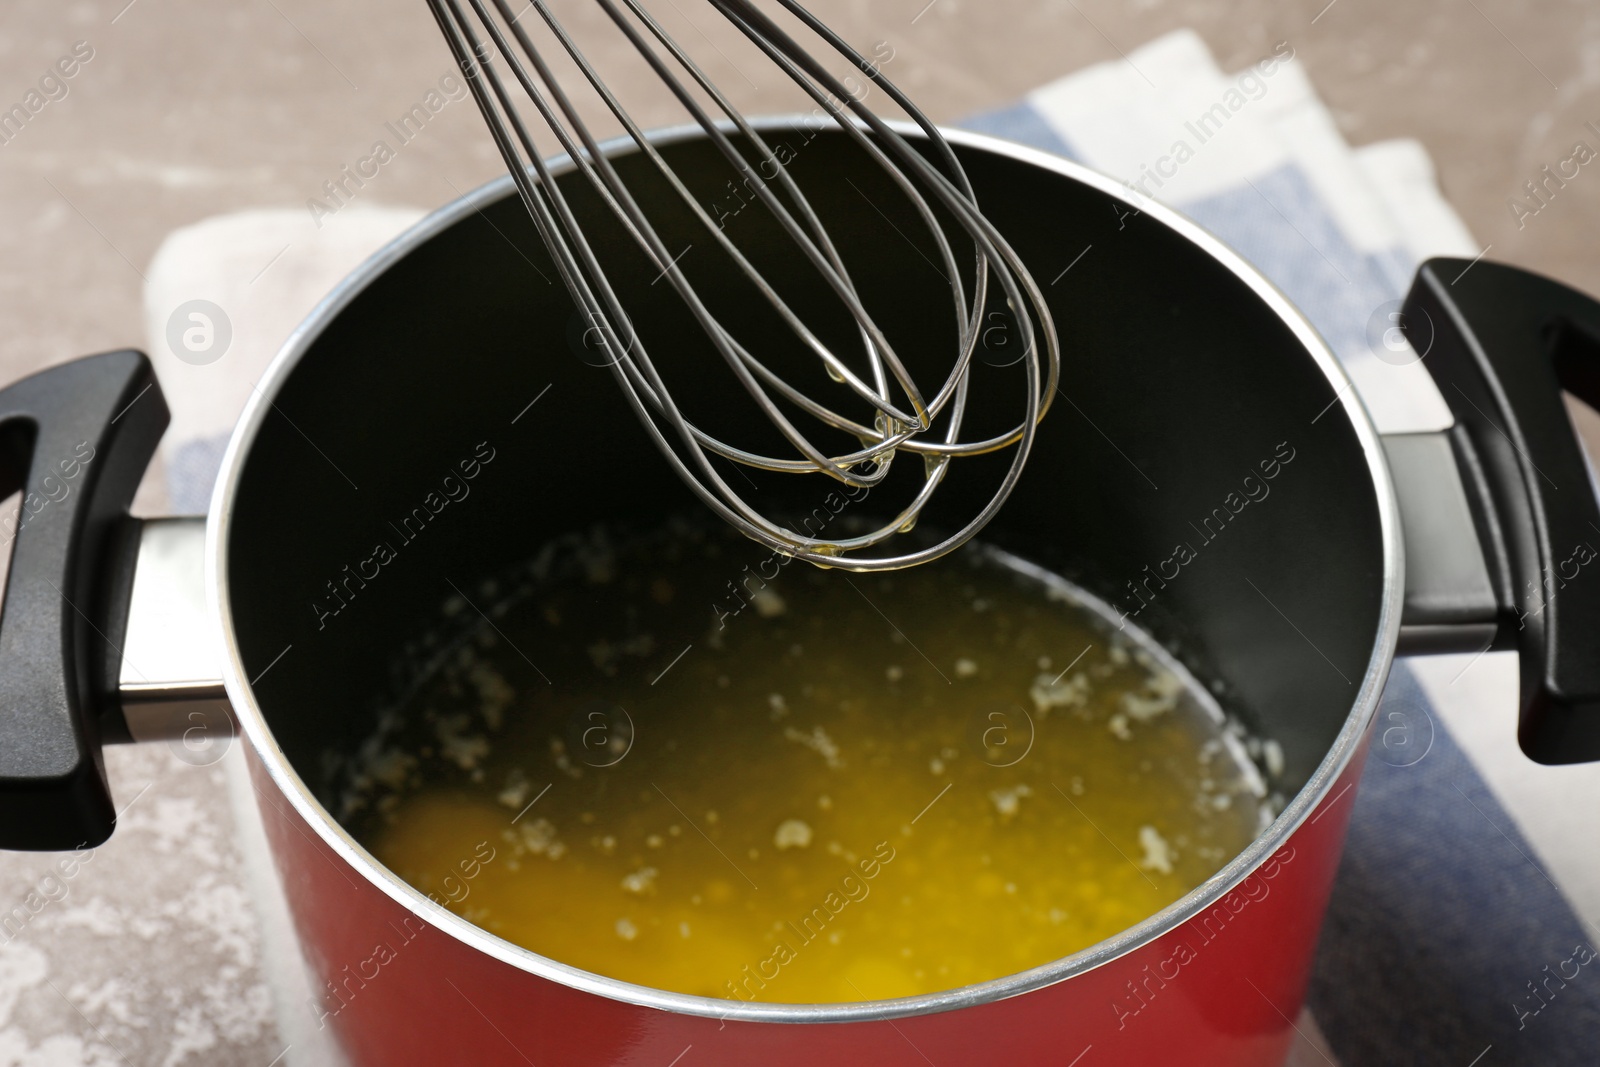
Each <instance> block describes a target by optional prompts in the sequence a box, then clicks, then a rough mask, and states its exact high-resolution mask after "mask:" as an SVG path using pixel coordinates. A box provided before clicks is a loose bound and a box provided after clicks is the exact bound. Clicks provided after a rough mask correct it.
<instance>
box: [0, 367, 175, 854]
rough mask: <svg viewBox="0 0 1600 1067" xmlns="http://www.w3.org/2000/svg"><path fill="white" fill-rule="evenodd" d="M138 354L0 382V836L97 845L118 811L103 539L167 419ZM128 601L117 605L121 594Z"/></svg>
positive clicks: (15, 841) (34, 844) (33, 846)
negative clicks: (10, 499)
mask: <svg viewBox="0 0 1600 1067" xmlns="http://www.w3.org/2000/svg"><path fill="white" fill-rule="evenodd" d="M167 419H168V415H167V405H166V401H165V399H163V397H162V395H161V389H160V387H159V386H158V385H157V384H156V380H155V375H154V373H153V372H152V371H151V369H150V361H149V360H148V359H146V358H145V357H144V355H143V353H140V352H134V351H131V350H124V351H121V352H108V353H105V354H104V355H99V356H89V357H87V358H84V359H79V360H75V361H74V362H71V363H64V364H61V365H60V366H56V367H51V368H50V369H49V370H45V371H41V372H40V373H38V374H35V375H33V376H32V377H31V378H25V379H23V380H22V381H20V382H17V383H16V384H14V385H11V386H9V387H7V388H6V389H4V390H0V497H7V496H10V495H11V494H12V493H15V492H17V491H19V490H20V491H21V492H22V494H23V497H22V506H21V509H20V510H19V511H18V513H17V522H16V526H15V527H14V528H12V527H10V526H9V524H7V526H6V528H5V529H4V530H3V531H0V538H4V539H6V540H9V541H12V542H13V543H12V546H11V570H10V573H9V574H8V575H7V578H6V585H5V602H4V605H3V607H0V848H6V849H30V850H65V849H77V848H87V847H92V846H94V845H98V844H100V843H101V842H102V841H104V840H105V839H106V838H107V837H108V836H110V834H111V830H112V827H113V826H114V825H115V823H116V812H115V810H114V808H113V807H112V804H111V792H110V790H109V789H108V788H107V786H106V778H105V767H104V764H103V762H102V760H101V756H100V737H99V729H98V718H99V714H100V711H101V705H102V703H103V702H104V701H105V700H106V698H107V694H108V693H110V692H112V691H113V689H114V682H115V679H110V680H109V682H108V679H107V678H106V677H105V674H106V664H107V660H108V657H107V656H106V655H105V652H106V647H105V646H106V641H107V638H106V636H105V633H106V630H107V628H108V623H107V619H108V618H109V616H110V615H111V614H112V611H113V608H112V605H110V604H109V603H108V600H109V599H111V597H112V596H113V594H112V593H111V592H110V588H111V587H113V586H115V585H117V584H118V583H116V582H113V581H111V580H109V579H110V577H111V576H110V575H108V573H107V570H106V568H107V565H108V562H109V561H108V559H107V552H106V548H107V545H108V542H109V540H110V539H111V538H112V536H113V535H114V533H115V531H116V529H117V527H118V526H119V524H120V523H121V520H122V518H123V516H124V515H125V514H126V513H127V509H128V504H129V502H130V501H131V500H132V499H133V493H134V490H135V489H137V488H138V486H139V480H140V478H142V477H143V475H144V469H145V466H146V465H147V464H148V463H149V461H150V456H151V454H152V453H153V452H154V451H155V447H156V442H157V441H159V440H160V438H161V433H162V431H163V430H165V429H166V426H167ZM123 607H124V608H125V607H126V605H123Z"/></svg>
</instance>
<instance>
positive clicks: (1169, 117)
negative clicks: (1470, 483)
mask: <svg viewBox="0 0 1600 1067" xmlns="http://www.w3.org/2000/svg"><path fill="white" fill-rule="evenodd" d="M963 125H966V126H968V127H969V128H972V129H975V130H981V131H985V132H989V133H993V134H996V135H998V136H1003V137H1009V138H1012V139H1015V140H1018V141H1023V142H1026V143H1029V144H1032V145H1034V146H1036V147H1040V148H1043V149H1046V150H1049V151H1054V152H1057V153H1060V154H1061V155H1064V156H1068V157H1070V158H1073V159H1076V160H1078V161H1080V162H1083V163H1085V164H1087V165H1089V166H1091V167H1094V168H1096V169H1098V170H1101V171H1105V172H1107V173H1110V174H1112V175H1114V176H1116V177H1118V178H1121V179H1123V180H1125V181H1128V182H1130V183H1132V184H1135V185H1139V183H1140V182H1141V181H1142V183H1143V184H1142V186H1141V188H1142V192H1143V193H1144V194H1147V195H1149V196H1152V197H1154V198H1156V199H1159V200H1162V201H1165V202H1167V203H1170V204H1172V205H1174V206H1175V207H1177V208H1178V209H1179V210H1181V211H1183V212H1184V213H1186V214H1188V215H1189V216H1191V217H1192V218H1194V219H1195V220H1197V221H1198V222H1199V223H1200V224H1201V225H1203V226H1204V227H1206V228H1207V229H1209V230H1210V231H1212V232H1213V233H1215V234H1217V235H1218V236H1219V237H1220V238H1221V239H1223V240H1224V241H1226V242H1227V243H1229V244H1230V245H1232V246H1233V247H1234V248H1236V249H1237V250H1238V251H1239V252H1240V253H1241V254H1243V255H1244V256H1245V257H1246V258H1247V259H1249V260H1250V261H1251V262H1253V263H1254V264H1255V265H1256V266H1257V267H1258V268H1260V269H1261V271H1262V272H1263V273H1264V274H1265V275H1266V276H1267V277H1268V278H1270V279H1271V280H1272V281H1273V282H1274V283H1276V284H1277V285H1278V286H1279V287H1280V288H1281V289H1282V290H1283V291H1284V292H1285V293H1287V294H1288V296H1289V297H1290V299H1292V300H1293V301H1294V302H1295V303H1296V304H1297V305H1298V306H1299V307H1300V308H1301V309H1302V310H1303V311H1304V312H1305V313H1306V314H1307V316H1308V317H1309V318H1310V320H1311V322H1312V323H1313V324H1314V325H1315V326H1316V327H1317V329H1318V330H1319V331H1320V332H1321V333H1322V335H1323V336H1324V337H1325V338H1327V340H1328V342H1329V344H1330V346H1331V347H1332V348H1333V349H1334V351H1335V352H1336V353H1337V355H1338V357H1339V358H1340V360H1341V361H1342V362H1343V364H1344V366H1345V367H1346V368H1347V370H1348V371H1349V373H1350V375H1351V378H1352V379H1353V381H1354V382H1355V383H1356V386H1357V388H1358V389H1359V392H1360V395H1361V397H1362V399H1363V401H1364V402H1365V403H1366V405H1367V406H1368V408H1369V410H1371V411H1372V413H1373V416H1374V418H1375V420H1376V421H1377V423H1378V426H1379V428H1380V429H1382V430H1384V431H1388V432H1395V431H1405V430H1426V429H1436V428H1440V427H1442V426H1445V425H1447V424H1448V423H1449V421H1450V416H1449V412H1448V410H1447V409H1446V408H1445V406H1444V403H1443V401H1442V399H1441V398H1440V396H1439V394H1438V392H1437V391H1436V390H1435V389H1434V386H1433V383H1432V381H1431V380H1430V379H1429V377H1428V375H1427V373H1426V371H1425V370H1424V369H1423V368H1422V367H1421V366H1419V365H1417V364H1416V363H1414V362H1411V361H1410V360H1409V359H1408V358H1397V356H1396V353H1395V352H1393V351H1392V350H1390V349H1389V348H1388V347H1387V345H1388V344H1390V343H1392V341H1393V335H1392V334H1390V333H1389V332H1387V327H1388V325H1389V322H1390V320H1389V319H1388V314H1389V313H1390V312H1391V311H1392V310H1393V309H1394V307H1395V306H1396V302H1397V301H1398V300H1399V299H1400V298H1401V297H1402V296H1403V295H1404V293H1405V289H1406V286H1407V284H1408V283H1409V279H1410V275H1411V272H1412V271H1413V270H1414V268H1415V267H1416V265H1417V263H1418V262H1420V261H1421V260H1422V259H1423V258H1425V257H1427V256H1431V255H1458V256H1467V257H1472V256H1476V255H1477V254H1478V252H1479V249H1478V247H1477V246H1476V245H1475V244H1474V243H1473V241H1472V240H1471V238H1470V236H1469V235H1468V234H1467V232H1466V229H1465V228H1464V227H1463V226H1462V224H1461V222H1460V220H1459V219H1458V218H1457V217H1456V215H1455V213H1454V212H1453V211H1452V210H1451V209H1450V207H1449V205H1448V204H1447V203H1446V202H1445V201H1444V200H1443V199H1442V197H1441V196H1440V194H1439V191H1438V189H1437V188H1436V186H1435V183H1434V178H1433V172H1432V166H1431V164H1430V162H1429V159H1428V157H1427V154H1426V152H1425V151H1424V150H1423V149H1422V147H1421V146H1420V145H1418V144H1416V143H1415V142H1412V141H1391V142H1385V143H1382V144H1376V145H1370V146H1367V147H1365V148H1362V149H1359V150H1352V149H1351V148H1349V147H1348V146H1347V145H1346V144H1345V143H1344V141H1343V140H1342V138H1341V137H1340V135H1339V133H1338V131H1337V129H1336V128H1335V125H1334V123H1333V121H1332V119H1331V117H1330V115H1329V113H1328V111H1327V110H1326V108H1324V107H1323V106H1322V104H1321V103H1320V102H1319V101H1318V100H1317V97H1316V94H1315V92H1314V91H1313V90H1312V87H1311V84H1310V82H1309V80H1308V79H1307V77H1306V75H1305V73H1304V71H1303V69H1302V68H1301V67H1300V65H1299V63H1298V62H1297V61H1296V60H1295V59H1294V58H1293V55H1292V49H1290V48H1289V47H1288V46H1284V47H1281V48H1279V49H1278V50H1277V51H1276V52H1274V53H1272V54H1270V55H1268V56H1264V57H1263V61H1262V63H1260V64H1256V65H1254V66H1252V67H1251V68H1250V69H1248V70H1246V71H1243V72H1240V73H1239V74H1235V75H1231V76H1230V75H1225V74H1224V73H1223V72H1222V71H1221V70H1219V69H1218V68H1217V66H1216V64H1215V63H1214V61H1213V60H1212V58H1211V56H1210V54H1209V52H1208V51H1207V50H1206V48H1205V46H1204V44H1203V43H1202V42H1201V41H1200V39H1199V38H1198V37H1197V36H1196V35H1194V34H1193V33H1189V32H1187V31H1180V32H1177V33H1173V34H1170V35H1168V36H1166V37H1163V38H1160V39H1158V40H1156V41H1154V42H1151V43H1150V44H1147V45H1145V46H1144V47H1142V48H1139V49H1138V50H1136V51H1134V52H1131V53H1129V55H1128V56H1127V58H1126V59H1125V60H1117V61H1115V62H1112V63H1106V64H1101V65H1098V66H1095V67H1091V68H1088V69H1086V70H1083V71H1080V72H1078V73H1076V74H1073V75H1070V76H1068V77H1066V78H1063V79H1062V80H1060V81H1058V82H1055V83H1053V84H1051V85H1048V86H1045V87H1043V88H1041V89H1039V90H1038V91H1036V92H1034V93H1031V94H1029V95H1028V96H1027V97H1026V98H1025V99H1024V100H1023V101H1021V102H1020V103H1018V104H1016V105H1015V106H1013V107H1009V108H1006V109H1003V110H1000V111H995V112H991V113H988V114H985V115H980V116H977V117H975V118H972V119H970V120H968V121H967V122H965V123H964V124H963ZM1180 145H1181V146H1182V147H1181V148H1180V147H1179V146H1180ZM417 215H418V213H417V212H416V211H414V210H401V209H395V210H387V209H378V208H371V207H361V208H360V210H357V209H356V208H352V209H350V211H349V212H341V213H340V215H339V217H338V218H337V219H336V220H334V224H330V225H329V226H328V227H325V228H322V229H317V228H315V227H311V226H308V225H307V222H306V219H305V218H304V217H303V213H302V212H298V211H283V212H271V211H268V212H249V213H244V214H241V215H233V216H226V217H223V218H220V219H213V220H209V221H207V222H205V223H201V224H199V225H197V226H195V227H190V228H188V229H186V230H184V231H180V232H179V233H177V234H174V235H173V236H172V238H171V239H169V241H168V243H167V244H166V245H164V246H163V249H162V252H161V253H160V254H159V255H158V256H157V259H156V262H155V263H153V264H152V265H151V270H150V276H149V285H148V286H147V289H146V297H145V303H146V310H147V320H148V324H149V333H150V348H151V351H152V356H153V358H155V359H156V363H157V371H158V373H159V374H160V376H161V381H162V385H163V388H164V389H165V390H166V391H167V393H168V395H169V397H171V398H172V401H173V403H172V407H173V414H174V419H173V427H172V430H171V431H170V432H169V434H168V438H167V441H166V443H165V444H164V446H163V447H164V450H165V451H164V457H165V459H166V461H167V470H168V477H169V481H170V493H171V498H172V500H173V501H174V502H175V505H176V506H178V507H181V508H187V509H193V510H199V509H201V508H203V506H204V504H205V501H206V500H207V499H208V498H209V494H210V491H211V486H212V482H213V480H214V477H215V473H216V469H217V462H218V459H219V457H220V453H221V447H222V445H223V443H224V442H225V440H226V435H227V431H228V430H229V428H230V427H231V425H232V422H233V420H234V419H235V418H236V417H237V415H238V412H239V410H241V409H242V407H243V404H244V401H245V399H246V398H247V397H248V395H249V393H250V390H251V389H252V388H253V386H254V383H255V382H256V381H257V380H258V379H259V375H260V373H261V370H262V368H263V366H264V364H265V362H266V360H267V359H268V357H269V356H270V354H271V352H272V351H273V350H274V349H275V348H276V346H277V345H278V344H279V343H280V342H281V339H282V338H283V337H284V336H286V335H287V334H288V332H289V330H290V329H291V327H292V325H293V323H294V322H296V321H298V320H299V319H300V318H302V317H303V316H304V315H305V314H306V313H307V312H308V311H309V310H310V309H311V307H312V306H313V305H314V304H315V303H316V301H317V300H318V299H319V298H320V297H321V296H322V294H323V293H325V292H326V291H327V290H328V288H330V287H331V286H332V285H333V284H334V283H335V282H336V281H337V279H338V278H339V277H340V276H342V275H343V274H344V273H345V272H346V271H347V270H349V269H350V267H351V266H353V265H354V264H355V263H356V262H357V261H359V259H360V258H361V257H362V256H363V255H365V254H367V253H369V252H371V251H373V250H375V249H376V248H377V247H378V245H379V244H381V243H382V241H384V240H386V239H387V238H388V237H390V236H392V235H393V234H395V233H396V232H398V231H399V229H401V228H402V227H403V226H404V225H405V224H407V223H408V222H410V221H412V220H413V219H415V218H416V217H417ZM347 216H348V217H347ZM1074 251H1075V250H1074ZM196 300H201V301H204V302H205V303H208V304H209V305H210V306H209V307H207V306H205V303H202V304H199V305H195V306H194V307H189V306H188V305H189V304H191V302H193V301H196ZM196 309H198V311H199V312H200V313H201V314H202V315H205V316H208V317H209V318H210V319H212V320H215V319H217V313H218V312H219V311H220V312H221V313H222V316H223V317H224V318H225V319H226V320H227V321H226V326H227V328H228V341H227V343H228V344H229V345H231V348H230V349H229V350H228V351H227V352H226V353H221V354H217V353H213V352H211V351H194V350H184V349H183V344H184V342H183V338H184V336H185V334H184V330H185V329H186V328H187V326H188V324H191V323H197V322H200V320H194V319H192V318H190V317H189V316H190V315H191V314H192V313H194V311H195V310H196ZM200 324H201V325H202V326H203V325H204V323H200ZM221 325H222V323H220V322H213V323H212V326H213V328H214V329H213V332H210V333H208V332H206V331H205V330H204V329H202V330H201V331H200V332H199V333H197V334H195V335H193V336H194V338H195V339H196V340H198V341H207V340H208V339H211V340H209V342H208V343H211V344H218V343H220V342H217V341H215V340H214V338H216V337H218V336H221V332H220V329H217V328H219V327H220V326H221ZM1400 356H1401V357H1404V353H1401V354H1400ZM1515 691H1516V669H1515V659H1514V657H1510V656H1507V655H1502V654H1493V655H1486V656H1482V657H1476V658H1474V657H1446V658H1441V659H1437V660H1432V661H1423V660H1417V661H1411V662H1406V663H1402V664H1400V665H1399V666H1398V667H1397V669H1396V671H1395V675H1394V679H1393V681H1392V682H1391V684H1390V687H1389V691H1388V693H1387V694H1386V696H1385V703H1384V706H1383V708H1382V709H1381V710H1380V723H1379V732H1378V735H1377V737H1376V739H1375V741H1374V748H1373V755H1372V758H1371V759H1370V761H1369V766H1368V769H1367V772H1366V774H1365V777H1364V778H1363V780H1362V783H1361V786H1360V788H1359V789H1358V790H1357V791H1356V792H1355V795H1354V799H1353V803H1354V805H1355V808H1354V811H1353V814H1352V821H1351V826H1350V838H1349V844H1348V848H1347V851H1346V855H1345V860H1344V864H1343V866H1342V868H1341V870H1340V875H1339V881H1338V884H1337V886H1336V888H1335V891H1334V895H1333V901H1332V906H1331V910H1330V914H1329V920H1328V924H1327V926H1326V928H1325V931H1324V935H1323V940H1322V945H1321V949H1320V952H1319V956H1318V959H1317V966H1316V972H1315V976H1314V979H1313V983H1312V989H1311V1015H1310V1016H1309V1017H1308V1016H1306V1015H1302V1016H1301V1017H1300V1018H1299V1019H1297V1020H1295V1025H1296V1029H1297V1030H1298V1031H1299V1033H1300V1035H1301V1039H1300V1041H1299V1043H1298V1044H1297V1046H1296V1048H1295V1051H1294V1053H1293V1055H1292V1058H1291V1063H1294V1064H1296V1065H1297V1067H1299V1065H1305V1064H1322V1063H1338V1064H1341V1065H1342V1067H1368V1065H1378V1064H1384V1065H1392V1064H1439V1065H1441V1067H1471V1065H1473V1064H1481V1065H1482V1067H1489V1065H1492V1064H1541V1065H1551V1067H1564V1065H1567V1064H1572V1065H1578V1064H1583V1065H1588V1067H1592V1065H1593V1064H1594V1063H1595V1062H1596V1053H1595V1035H1596V1034H1600V964H1592V963H1588V962H1581V961H1585V960H1588V958H1589V955H1588V953H1589V952H1590V951H1591V949H1590V948H1589V946H1593V945H1597V944H1600V859H1597V858H1596V852H1597V850H1595V849H1593V847H1592V844H1591V842H1592V841H1593V840H1594V831H1593V826H1592V824H1591V823H1588V822H1586V821H1585V818H1584V816H1585V815H1586V814H1588V816H1589V818H1591V819H1592V813H1593V812H1596V811H1600V768H1593V767H1577V768H1544V767H1533V766H1532V765H1530V764H1528V762H1527V761H1526V760H1525V759H1524V758H1523V757H1522V755H1521V753H1520V752H1519V751H1518V750H1517V748H1516V744H1515V740H1514V718H1515V712H1514V707H1515V704H1514V700H1515ZM229 768H230V775H231V776H232V777H231V778H230V782H231V785H232V787H233V794H234V799H235V801H236V803H235V811H236V813H237V816H238V821H239V825H240V847H241V851H242V852H243V854H244V856H245V859H246V865H247V867H248V868H249V871H248V872H247V874H248V882H249V884H250V885H251V887H252V891H253V892H254V894H255V897H256V903H257V912H258V915H259V921H260V927H261V937H262V940H263V942H264V944H263V952H264V954H265V957H266V960H267V963H268V965H269V970H270V971H271V972H272V981H273V984H274V986H275V987H276V988H275V994H276V1000H277V1004H278V1013H279V1023H280V1028H281V1030H282V1032H283V1033H282V1036H283V1040H284V1043H285V1044H286V1045H287V1046H288V1048H287V1049H286V1052H285V1055H284V1058H283V1062H284V1063H285V1064H296V1065H306V1064H317V1065H323V1064H327V1065H332V1064H336V1063H337V1062H338V1059H339V1058H338V1053H337V1050H336V1049H334V1048H332V1047H331V1046H330V1044H329V1043H328V1033H327V1032H326V1031H319V1030H317V1028H316V1027H315V1025H313V1023H314V1017H313V1015H312V1013H310V1012H308V1011H307V1009H306V1002H307V1000H308V999H309V997H310V990H311V988H312V986H311V984H310V983H309V982H308V981H307V979H306V977H305V974H304V972H303V970H302V968H301V966H300V963H299V957H298V953H297V950H296V949H295V946H294V942H293V937H292V934H291V931H290V929H289V925H288V921H287V912H286V909H285V905H284V902H283V899H282V893H281V890H280V889H279V888H278V884H277V881H276V878H275V876H274V874H273V872H272V869H271V862H270V859H269V858H268V857H267V855H266V850H265V843H264V841H263V839H262V837H261V831H260V826H259V821H258V820H257V819H256V817H255V814H254V807H253V804H254V800H253V797H252V794H251V790H250V787H249V784H248V782H247V781H246V780H245V779H244V778H243V777H242V776H240V775H239V774H238V764H237V761H234V760H230V761H229ZM1173 1062H1174V1064H1179V1063H1181V1058H1175V1059H1174V1061H1173Z"/></svg>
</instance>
